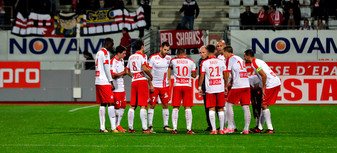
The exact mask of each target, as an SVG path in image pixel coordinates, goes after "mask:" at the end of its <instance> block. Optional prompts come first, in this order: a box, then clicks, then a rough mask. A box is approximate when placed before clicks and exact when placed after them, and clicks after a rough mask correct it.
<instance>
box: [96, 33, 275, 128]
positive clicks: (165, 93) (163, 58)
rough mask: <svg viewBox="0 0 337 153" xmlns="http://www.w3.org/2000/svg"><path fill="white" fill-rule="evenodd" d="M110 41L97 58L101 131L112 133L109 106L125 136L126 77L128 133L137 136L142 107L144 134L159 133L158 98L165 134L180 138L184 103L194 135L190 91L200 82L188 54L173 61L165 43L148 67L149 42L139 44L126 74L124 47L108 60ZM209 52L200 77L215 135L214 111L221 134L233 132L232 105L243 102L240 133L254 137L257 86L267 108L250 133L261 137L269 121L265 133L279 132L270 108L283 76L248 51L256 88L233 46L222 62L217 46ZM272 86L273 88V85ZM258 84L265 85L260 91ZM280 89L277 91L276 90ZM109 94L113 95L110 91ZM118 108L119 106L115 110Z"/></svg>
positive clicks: (113, 122)
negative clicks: (126, 84) (136, 120)
mask: <svg viewBox="0 0 337 153" xmlns="http://www.w3.org/2000/svg"><path fill="white" fill-rule="evenodd" d="M108 40H109V39H108V38H107V39H106V40H105V43H104V48H103V49H101V51H99V52H98V53H97V55H96V62H95V63H96V95H97V102H98V103H101V107H100V110H99V115H100V123H101V126H100V131H101V132H108V130H106V129H105V126H104V124H105V106H106V105H108V114H109V118H110V122H111V130H112V132H125V131H126V130H124V129H123V128H122V127H121V126H120V125H119V123H120V119H121V118H122V116H123V113H124V109H125V103H126V101H125V90H124V82H123V78H122V77H123V76H124V75H129V76H130V77H132V83H131V100H130V109H129V111H128V125H129V131H128V132H129V133H135V131H134V129H133V122H134V112H135V109H136V107H137V106H140V118H141V122H142V129H143V131H142V132H143V133H154V132H153V127H152V125H153V124H152V123H153V115H154V107H155V104H156V102H157V97H158V96H159V97H160V99H161V101H162V107H163V121H164V130H167V131H172V133H173V134H176V133H177V123H178V112H179V107H180V105H181V102H183V106H184V107H185V118H186V125H187V133H188V134H194V132H193V131H192V130H191V126H192V110H191V107H192V106H193V92H191V91H193V89H192V86H191V83H192V80H191V79H192V77H194V78H195V77H196V66H195V63H194V61H193V60H191V59H189V58H187V57H186V53H185V51H184V50H178V52H177V57H176V58H173V59H171V57H170V56H169V55H167V54H168V52H169V49H170V45H169V44H168V43H167V42H164V43H162V45H161V49H160V52H159V53H157V54H154V55H152V56H151V57H150V60H149V63H147V56H146V55H145V54H143V52H144V48H145V46H144V43H143V41H142V40H136V42H135V43H134V47H135V49H136V50H137V52H136V53H135V54H133V55H131V56H130V57H129V60H128V64H127V66H126V67H125V70H124V66H123V64H122V63H124V62H123V57H124V56H125V48H123V47H122V46H118V47H117V48H116V52H117V53H116V56H115V57H114V58H113V59H112V60H111V64H109V62H108V61H109V58H107V57H109V53H108V52H107V51H106V50H109V49H111V48H109V47H112V46H113V42H112V46H109V45H108V44H109V41H108ZM219 42H220V43H223V46H225V45H224V42H223V41H219ZM218 45H219V43H218ZM204 49H205V52H206V54H207V56H208V58H207V59H205V60H203V61H202V63H201V67H200V69H201V73H200V76H199V94H202V93H203V90H202V87H201V86H202V83H203V81H204V80H205V89H206V90H205V91H204V92H205V93H206V94H205V99H206V107H207V108H209V120H210V123H211V128H212V132H211V134H217V132H218V131H217V130H216V127H215V110H217V111H218V117H219V121H220V129H219V133H220V134H226V133H233V132H234V128H235V124H234V118H233V116H234V114H233V105H234V104H238V103H239V102H240V104H241V105H242V108H243V110H244V114H245V127H244V130H243V131H242V132H241V133H242V134H248V133H249V131H248V128H249V124H250V111H249V104H250V100H251V99H250V98H251V91H250V88H251V87H252V88H254V89H256V88H257V87H258V86H260V87H261V89H262V91H261V92H260V93H262V96H264V98H260V99H263V100H262V105H261V104H257V105H260V106H262V109H263V111H262V112H263V113H261V115H260V114H257V115H256V118H257V119H258V121H257V124H258V125H257V127H255V128H254V129H251V132H262V130H263V129H262V128H263V124H264V121H266V122H267V126H268V130H266V132H267V133H274V130H273V127H272V124H271V119H270V111H269V109H268V105H272V104H274V103H275V101H276V97H277V93H278V91H279V88H280V81H279V79H278V77H277V76H276V75H275V74H274V73H273V72H272V71H271V69H270V68H269V67H268V65H267V64H266V63H265V62H263V61H261V60H258V59H255V58H254V52H253V51H251V50H247V51H245V60H246V62H251V63H252V67H253V68H254V70H255V71H256V74H257V76H255V77H252V79H251V80H254V81H255V82H256V83H251V84H252V86H250V81H249V78H248V75H247V70H246V68H245V62H244V61H243V60H242V59H241V58H240V57H238V56H236V55H234V54H233V49H232V48H231V47H230V46H227V47H225V48H224V49H223V52H221V54H220V55H218V57H215V46H214V45H208V46H207V47H202V48H201V49H200V50H201V52H202V50H204ZM101 56H104V57H105V59H104V60H102V62H103V64H100V59H101V58H100V57H101ZM106 65H111V68H110V69H111V73H109V74H108V72H107V70H105V68H107V66H106ZM171 68H172V70H173V74H174V77H175V79H174V87H173V98H172V104H171V105H172V106H173V111H172V124H173V130H172V129H170V128H169V126H168V120H169V110H168V102H169V101H170V96H169V95H170V91H169V86H170V84H171V82H170V81H171V78H170V76H171ZM110 69H109V70H110ZM103 75H104V76H103ZM270 75H271V76H270ZM230 76H231V77H230ZM104 77H106V80H105V82H104V83H100V80H99V79H102V78H104ZM276 79H278V83H275V82H277V81H276ZM251 82H252V81H251ZM271 83H272V85H270V84H271ZM256 84H260V85H258V86H256ZM276 84H277V86H274V85H276ZM111 87H112V88H113V90H114V93H112V92H111V89H110V88H111ZM229 89H230V90H229ZM108 90H110V92H109V91H108ZM149 91H150V93H149ZM254 91H256V90H254ZM226 94H228V96H227V103H226V106H225V95H226ZM252 97H254V98H252V100H253V99H254V100H255V101H254V103H253V104H255V102H256V101H259V99H257V100H256V96H252ZM113 103H115V106H114V105H113ZM148 103H149V104H150V107H149V110H148V112H147V107H148ZM115 108H116V111H115ZM253 108H255V109H260V108H261V107H256V106H255V107H253ZM224 110H226V111H224ZM257 112H259V111H257ZM254 115H255V113H254ZM147 117H148V119H147ZM116 118H117V119H116ZM225 118H227V120H228V127H227V128H225V125H226V122H225ZM147 121H149V127H148V126H147Z"/></svg>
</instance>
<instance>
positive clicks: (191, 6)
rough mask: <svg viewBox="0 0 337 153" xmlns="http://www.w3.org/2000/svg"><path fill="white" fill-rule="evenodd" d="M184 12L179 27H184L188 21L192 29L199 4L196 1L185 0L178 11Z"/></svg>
mask: <svg viewBox="0 0 337 153" xmlns="http://www.w3.org/2000/svg"><path fill="white" fill-rule="evenodd" d="M182 12H184V17H183V20H182V21H181V25H180V26H181V28H182V29H185V24H186V22H189V26H190V28H189V29H190V30H193V24H194V19H197V17H198V15H199V6H198V3H197V1H192V0H186V1H185V2H184V3H183V6H182V7H181V9H180V10H179V13H182Z"/></svg>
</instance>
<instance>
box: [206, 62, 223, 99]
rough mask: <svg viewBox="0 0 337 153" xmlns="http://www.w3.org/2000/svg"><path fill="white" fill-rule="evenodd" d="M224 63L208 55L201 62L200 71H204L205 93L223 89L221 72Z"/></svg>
mask: <svg viewBox="0 0 337 153" xmlns="http://www.w3.org/2000/svg"><path fill="white" fill-rule="evenodd" d="M225 70H226V65H225V63H224V62H223V61H221V60H220V59H218V58H215V57H209V58H208V59H206V60H204V61H202V62H201V73H205V78H204V80H205V86H206V93H220V92H224V91H225V81H224V80H223V72H224V71H225Z"/></svg>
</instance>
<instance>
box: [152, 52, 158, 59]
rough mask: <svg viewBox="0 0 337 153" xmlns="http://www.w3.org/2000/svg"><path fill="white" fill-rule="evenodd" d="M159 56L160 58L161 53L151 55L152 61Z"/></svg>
mask: <svg viewBox="0 0 337 153" xmlns="http://www.w3.org/2000/svg"><path fill="white" fill-rule="evenodd" d="M157 56H159V53H155V54H153V55H151V56H150V59H152V58H154V57H157Z"/></svg>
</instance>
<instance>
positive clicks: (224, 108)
mask: <svg viewBox="0 0 337 153" xmlns="http://www.w3.org/2000/svg"><path fill="white" fill-rule="evenodd" d="M223 113H224V124H223V127H224V128H226V123H227V111H226V106H225V107H223Z"/></svg>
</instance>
